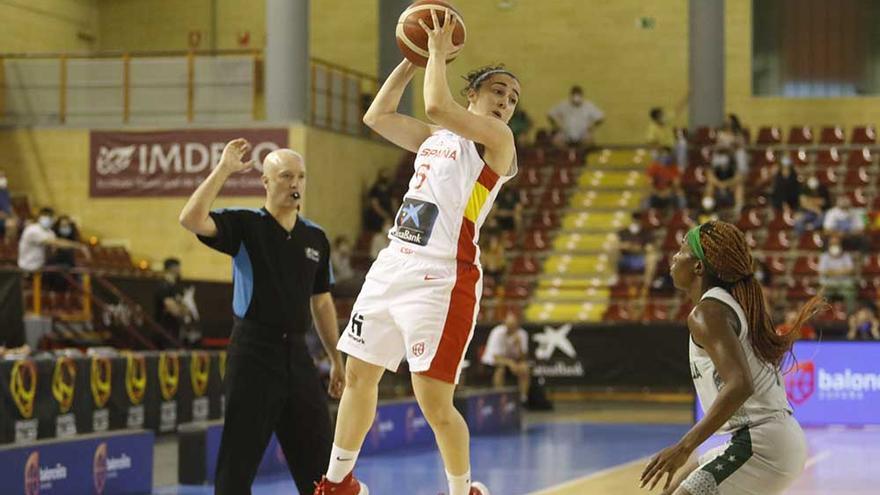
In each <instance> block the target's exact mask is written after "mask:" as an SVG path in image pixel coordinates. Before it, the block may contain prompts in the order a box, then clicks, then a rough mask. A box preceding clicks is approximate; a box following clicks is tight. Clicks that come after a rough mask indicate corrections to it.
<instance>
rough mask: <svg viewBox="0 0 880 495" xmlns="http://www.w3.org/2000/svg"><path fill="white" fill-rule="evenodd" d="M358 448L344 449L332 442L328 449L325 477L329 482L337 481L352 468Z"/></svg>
mask: <svg viewBox="0 0 880 495" xmlns="http://www.w3.org/2000/svg"><path fill="white" fill-rule="evenodd" d="M360 452H361V451H360V450H345V449H341V448H339V447H337V446H336V444H335V443H334V444H333V450H331V451H330V467H328V468H327V479H328V480H330V482H331V483H339V482H341V481H342V480H344V479H345V477H346V476H348V473H350V472H351V471H352V469H354V463H355V462H357V458H358V454H360Z"/></svg>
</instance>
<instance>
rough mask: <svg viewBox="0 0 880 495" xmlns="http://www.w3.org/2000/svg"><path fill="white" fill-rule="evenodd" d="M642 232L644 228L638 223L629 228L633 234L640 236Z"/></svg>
mask: <svg viewBox="0 0 880 495" xmlns="http://www.w3.org/2000/svg"><path fill="white" fill-rule="evenodd" d="M640 230H642V228H641V227H640V226H639V224H637V223H634V224H632V225H630V226H629V231H630V232H632V233H633V234H638V233H639V231H640Z"/></svg>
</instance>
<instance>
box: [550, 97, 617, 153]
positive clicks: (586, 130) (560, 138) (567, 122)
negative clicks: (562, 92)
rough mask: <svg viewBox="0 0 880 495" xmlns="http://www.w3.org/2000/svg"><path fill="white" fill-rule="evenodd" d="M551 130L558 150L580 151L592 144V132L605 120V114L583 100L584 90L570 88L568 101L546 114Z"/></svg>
mask: <svg viewBox="0 0 880 495" xmlns="http://www.w3.org/2000/svg"><path fill="white" fill-rule="evenodd" d="M547 120H549V121H550V127H551V128H552V130H553V144H555V145H556V146H557V147H559V148H569V149H580V148H584V147H587V146H590V145H592V144H593V131H594V129H595V128H596V127H598V126H599V125H601V124H602V121H604V120H605V113H604V112H602V110H600V109H599V107H597V106H596V105H595V104H593V102H591V101H589V100H584V90H583V89H581V87H580V86H572V88H571V91H570V92H569V97H568V99H566V100H564V101H561V102H559V103H558V104H557V105H556V106H555V107H553V108H552V109H551V110H550V113H548V114H547Z"/></svg>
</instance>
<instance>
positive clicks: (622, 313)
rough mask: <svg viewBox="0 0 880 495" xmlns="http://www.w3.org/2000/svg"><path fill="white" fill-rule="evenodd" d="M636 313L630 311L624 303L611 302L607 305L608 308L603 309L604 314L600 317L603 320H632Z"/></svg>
mask: <svg viewBox="0 0 880 495" xmlns="http://www.w3.org/2000/svg"><path fill="white" fill-rule="evenodd" d="M635 316H636V315H635V314H633V312H631V311H630V310H629V309H628V308H627V307H626V305H624V304H619V303H612V304H610V305H609V306H608V309H607V310H605V315H604V316H603V317H602V319H603V320H605V321H632V320H633V319H634V317H635Z"/></svg>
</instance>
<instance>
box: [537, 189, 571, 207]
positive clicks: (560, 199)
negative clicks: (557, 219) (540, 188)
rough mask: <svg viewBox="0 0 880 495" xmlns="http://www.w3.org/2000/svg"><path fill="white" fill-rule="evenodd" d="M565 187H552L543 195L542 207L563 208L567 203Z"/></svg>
mask: <svg viewBox="0 0 880 495" xmlns="http://www.w3.org/2000/svg"><path fill="white" fill-rule="evenodd" d="M565 199H566V194H565V189H562V188H558V187H552V188H548V189H547V191H546V192H545V193H544V195H543V196H541V204H540V206H541V208H562V207H563V206H565V205H566V201H565Z"/></svg>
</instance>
